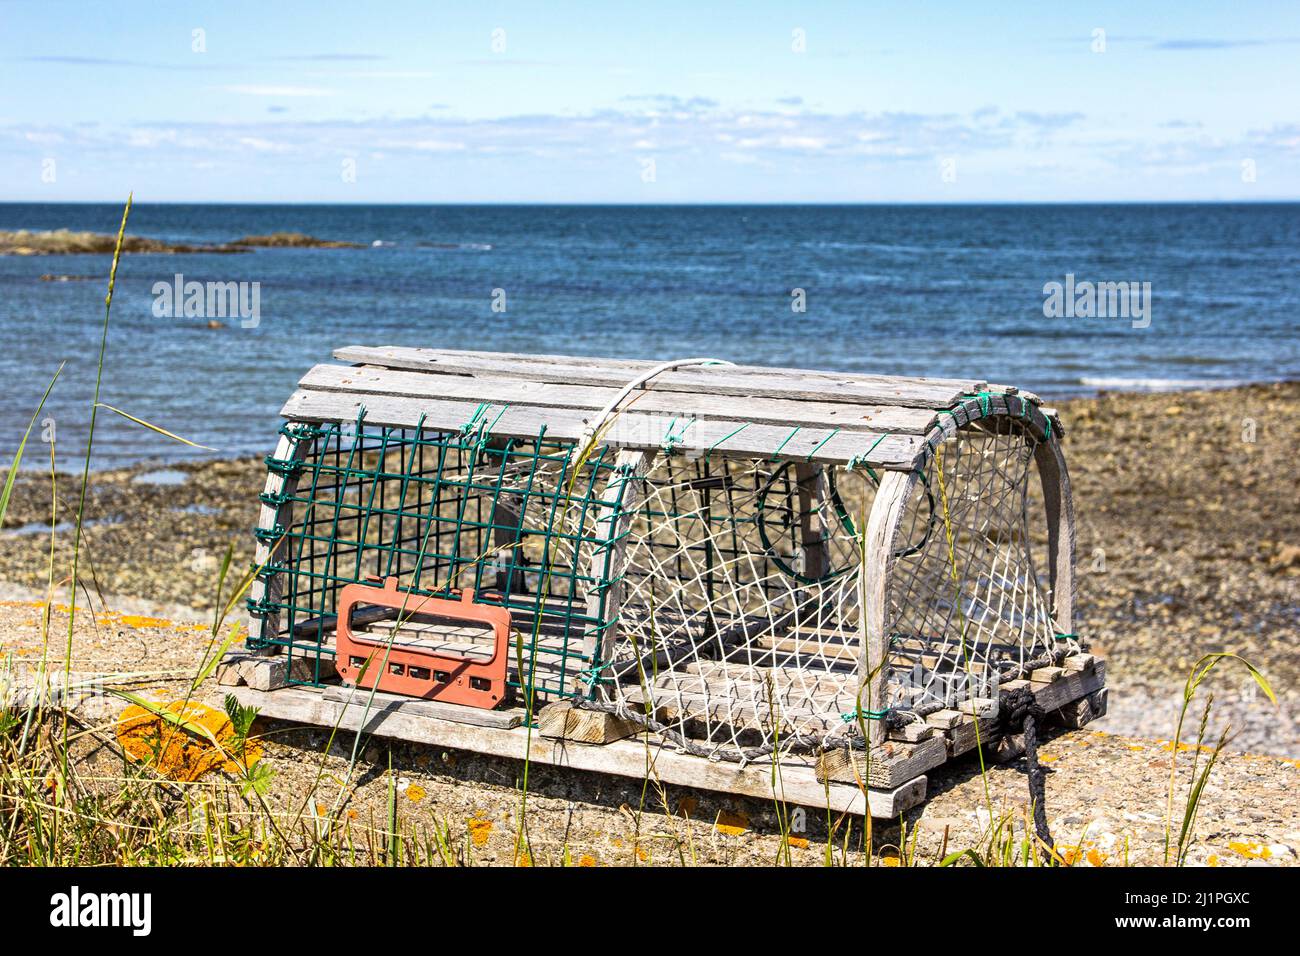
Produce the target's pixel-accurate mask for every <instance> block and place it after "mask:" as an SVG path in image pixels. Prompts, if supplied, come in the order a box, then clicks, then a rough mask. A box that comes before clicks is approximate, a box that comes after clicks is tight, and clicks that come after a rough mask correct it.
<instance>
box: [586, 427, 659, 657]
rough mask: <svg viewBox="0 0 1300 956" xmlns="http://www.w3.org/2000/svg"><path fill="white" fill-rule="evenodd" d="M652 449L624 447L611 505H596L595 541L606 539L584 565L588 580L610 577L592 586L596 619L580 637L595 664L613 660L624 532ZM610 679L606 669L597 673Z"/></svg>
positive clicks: (590, 609) (590, 601)
mask: <svg viewBox="0 0 1300 956" xmlns="http://www.w3.org/2000/svg"><path fill="white" fill-rule="evenodd" d="M655 454H656V453H655V452H653V451H631V450H624V451H621V452H619V453H618V457H617V458H615V460H614V476H613V477H612V478H611V479H610V482H609V487H608V488H607V490H606V495H607V497H608V500H609V501H611V502H612V504H610V505H605V506H602V507H601V508H599V509H598V512H597V514H596V515H594V516H593V517H594V519H595V522H596V527H595V531H594V536H595V538H596V540H597V541H604V542H608V544H604V545H601V546H600V547H597V548H594V549H593V551H592V554H591V557H590V563H589V565H588V568H587V575H588V577H589V578H590V580H592V581H613V582H616V583H615V584H614V585H613V586H611V587H608V588H606V589H604V590H603V591H597V590H594V589H593V590H592V591H591V593H590V594H588V596H587V617H588V618H589V619H590V620H592V621H596V622H599V623H596V624H593V625H590V626H589V627H588V628H587V630H586V632H585V633H584V634H583V637H582V653H583V656H584V657H586V658H587V660H589V661H591V662H593V664H594V665H599V666H601V667H604V666H605V665H606V664H609V663H611V661H612V658H613V656H614V648H615V647H616V646H617V644H618V631H619V623H620V621H619V618H620V616H621V614H620V612H621V610H622V607H623V596H624V593H625V591H626V587H625V586H624V584H623V581H622V578H623V572H624V570H625V569H626V567H627V558H628V550H627V549H628V531H629V530H630V528H631V526H632V521H633V520H634V519H635V517H636V514H637V510H638V509H639V507H640V504H641V496H642V493H643V490H644V479H645V476H646V474H647V473H648V472H649V471H650V469H651V467H653V465H654V461H655ZM595 676H598V677H600V678H608V677H609V676H610V675H609V674H608V673H600V674H599V675H595Z"/></svg>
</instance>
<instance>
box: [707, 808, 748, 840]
mask: <svg viewBox="0 0 1300 956" xmlns="http://www.w3.org/2000/svg"><path fill="white" fill-rule="evenodd" d="M713 829H715V830H717V831H718V832H719V833H724V834H726V835H727V836H740V835H741V834H742V833H744V832H745V831H746V830H748V829H749V817H747V816H745V815H744V814H743V813H733V812H732V811H730V810H723V811H721V812H719V813H718V819H717V820H716V821H715V822H714V824H713Z"/></svg>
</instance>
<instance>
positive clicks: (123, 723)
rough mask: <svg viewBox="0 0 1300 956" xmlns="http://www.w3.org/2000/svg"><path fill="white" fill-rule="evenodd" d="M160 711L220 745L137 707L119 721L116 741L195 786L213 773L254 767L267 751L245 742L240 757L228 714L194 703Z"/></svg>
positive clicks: (167, 773)
mask: <svg viewBox="0 0 1300 956" xmlns="http://www.w3.org/2000/svg"><path fill="white" fill-rule="evenodd" d="M161 706H162V709H164V710H166V711H168V712H170V713H172V714H175V715H176V716H177V717H178V718H179V719H181V720H184V721H185V722H187V723H190V724H195V725H198V726H201V727H203V728H205V729H206V730H207V731H208V733H210V734H211V735H212V737H213V738H215V739H216V744H217V745H214V744H213V741H212V740H211V739H209V738H208V737H207V736H206V735H205V734H203V733H202V732H201V731H197V730H191V729H187V728H185V727H183V726H181V725H180V724H178V723H176V722H174V721H172V720H167V719H165V718H163V717H160V716H159V715H158V714H155V713H153V712H152V711H150V710H147V709H146V708H144V707H141V706H139V705H138V704H132V705H131V706H129V707H127V708H126V710H124V711H122V716H121V717H120V718H118V722H117V741H118V743H119V744H121V745H122V749H123V750H125V751H126V753H127V755H128V756H129V757H131V758H132V759H133V760H137V761H139V762H140V763H143V764H147V765H148V766H150V767H152V768H153V769H154V770H156V771H157V772H158V773H160V774H162V775H163V776H165V777H168V778H170V779H172V780H184V781H192V780H197V779H198V778H199V777H201V776H203V775H204V774H205V773H207V772H208V771H210V770H215V769H218V768H220V769H223V770H228V771H230V772H236V771H238V770H239V769H240V764H241V763H242V764H243V766H244V767H250V766H252V765H253V764H255V763H257V761H258V760H259V759H261V756H262V748H261V745H260V744H258V743H257V742H256V741H251V740H250V741H246V742H245V743H244V747H243V753H242V754H240V752H239V741H238V740H237V739H236V735H235V729H234V727H233V726H231V723H230V718H229V717H227V716H226V715H225V713H224V712H222V711H220V710H217V709H215V708H213V707H209V706H207V705H206V704H200V703H199V702H198V701H193V700H192V701H188V702H187V701H183V700H177V701H172V702H171V703H169V704H163V705H161Z"/></svg>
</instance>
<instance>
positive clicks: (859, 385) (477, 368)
mask: <svg viewBox="0 0 1300 956" xmlns="http://www.w3.org/2000/svg"><path fill="white" fill-rule="evenodd" d="M334 357H335V358H336V359H339V360H340V361H343V362H355V363H357V364H361V365H381V366H384V367H386V368H401V369H412V370H415V371H438V372H442V373H444V374H454V375H504V376H508V377H511V378H518V379H525V380H531V381H541V382H572V383H575V384H583V385H604V386H613V387H615V388H621V387H622V386H624V385H626V384H627V382H628V381H629V380H631V379H632V378H635V377H636V375H637V374H639V373H641V372H644V371H645V368H646V367H648V366H645V365H637V366H631V365H629V364H628V363H626V362H618V361H617V360H609V361H608V362H607V363H606V364H599V365H589V364H582V363H575V362H573V361H572V360H569V359H567V358H563V357H555V358H554V359H551V360H547V361H542V362H535V361H534V362H529V361H525V360H522V359H521V358H519V357H505V358H503V357H501V356H499V355H497V354H495V353H492V352H482V353H459V354H457V353H450V352H445V351H439V350H436V349H410V348H396V347H382V348H368V347H361V346H354V347H348V348H342V349H337V350H335V352H334ZM654 364H656V363H650V366H653V365H654ZM985 384H986V383H985V382H983V381H981V380H976V379H969V380H954V379H947V380H944V379H920V378H901V377H890V376H885V375H857V374H853V373H837V372H826V371H820V372H817V371H811V370H804V369H780V368H765V367H763V366H734V365H715V366H696V367H691V368H681V369H677V370H675V371H671V372H663V373H661V374H660V375H658V376H656V377H655V379H654V386H653V387H654V388H655V389H656V390H658V391H664V392H705V393H710V394H713V395H748V396H753V397H755V398H793V399H810V400H813V401H826V402H855V403H864V404H882V405H907V406H915V407H920V408H947V407H948V406H950V405H952V404H953V403H954V402H956V401H958V399H959V398H960V397H961V396H962V395H966V394H972V393H974V392H978V391H980V390H982V389H983V388H984V386H985Z"/></svg>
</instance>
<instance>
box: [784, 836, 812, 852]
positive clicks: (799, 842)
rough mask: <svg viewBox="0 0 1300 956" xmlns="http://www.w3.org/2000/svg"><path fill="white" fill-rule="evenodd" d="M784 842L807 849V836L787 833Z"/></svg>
mask: <svg viewBox="0 0 1300 956" xmlns="http://www.w3.org/2000/svg"><path fill="white" fill-rule="evenodd" d="M785 842H786V843H787V844H788V845H789V846H792V847H797V848H798V849H800V850H806V849H808V840H807V838H805V837H799V836H788V835H787V836H786V838H785Z"/></svg>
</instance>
